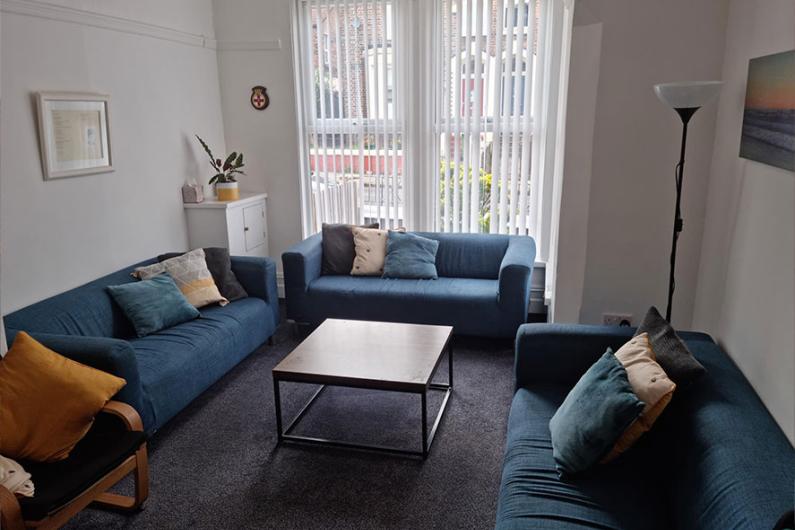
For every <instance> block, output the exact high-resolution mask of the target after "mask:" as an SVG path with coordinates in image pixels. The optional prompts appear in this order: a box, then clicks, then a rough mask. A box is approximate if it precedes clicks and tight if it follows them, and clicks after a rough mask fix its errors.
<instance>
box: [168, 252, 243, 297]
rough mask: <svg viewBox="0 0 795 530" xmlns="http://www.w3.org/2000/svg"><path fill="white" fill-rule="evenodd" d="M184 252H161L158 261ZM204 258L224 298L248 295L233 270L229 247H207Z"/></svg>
mask: <svg viewBox="0 0 795 530" xmlns="http://www.w3.org/2000/svg"><path fill="white" fill-rule="evenodd" d="M182 254H184V252H169V253H168V254H161V255H159V256H158V257H157V261H166V260H167V259H171V258H175V257H177V256H181V255H182ZM204 260H205V261H206V262H207V268H208V269H209V270H210V275H212V277H213V281H214V282H215V285H216V286H217V287H218V290H219V291H220V292H221V295H222V296H223V297H224V298H226V299H227V300H229V301H230V302H233V301H235V300H240V299H241V298H246V297H247V296H248V293H247V292H246V290H245V289H243V286H242V285H240V282H239V281H238V280H237V276H235V273H234V272H232V259H231V258H230V257H229V249H228V248H221V247H208V248H205V249H204Z"/></svg>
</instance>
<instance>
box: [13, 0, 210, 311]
mask: <svg viewBox="0 0 795 530" xmlns="http://www.w3.org/2000/svg"><path fill="white" fill-rule="evenodd" d="M58 3H59V4H61V5H62V7H61V8H57V7H56V8H53V7H48V6H47V5H43V4H41V3H38V2H26V1H25V2H21V1H19V0H13V1H9V0H3V1H2V2H0V6H2V22H1V24H2V25H1V30H2V31H1V33H2V57H1V62H0V67H1V68H2V74H3V75H2V94H3V98H2V112H1V113H0V116H2V119H1V120H0V145H2V158H1V159H0V232H1V234H0V239H2V244H3V253H2V256H1V258H0V259H1V260H2V264H1V265H2V271H3V274H2V293H3V298H2V301H1V306H0V307H1V308H2V311H3V312H8V311H11V310H13V309H16V308H19V307H22V306H25V305H27V304H29V303H32V302H35V301H37V300H40V299H42V298H45V297H47V296H50V295H53V294H55V293H57V292H60V291H63V290H66V289H68V288H71V287H74V286H77V285H80V284H81V283H84V282H86V281H89V280H92V279H94V278H96V277H98V276H100V275H102V274H104V273H108V272H112V271H114V270H117V269H119V268H121V267H123V266H126V265H129V264H131V263H133V262H136V261H138V260H142V259H145V258H149V257H152V256H154V255H156V254H157V253H160V252H164V251H169V250H174V249H183V248H185V247H186V246H187V235H186V229H185V217H184V212H183V209H182V204H181V198H180V190H179V188H180V186H181V185H182V184H183V183H184V181H185V179H186V178H187V177H196V176H201V177H202V178H204V177H206V168H205V167H204V164H205V162H204V155H203V153H201V152H200V148H199V147H198V146H197V145H196V141H195V140H194V139H193V138H192V135H193V134H194V133H199V134H201V135H203V136H204V137H205V139H206V140H207V141H208V142H210V144H211V145H213V146H214V147H215V148H217V149H218V150H219V151H223V149H224V137H223V126H222V120H221V109H220V95H219V84H218V71H217V61H216V54H215V51H214V50H213V49H211V48H205V47H202V42H203V39H202V37H201V36H202V35H204V36H207V37H210V38H212V36H213V35H212V31H213V23H212V7H211V4H210V0H201V1H197V0H170V1H169V2H161V1H157V0H146V2H135V5H133V3H131V2H125V1H123V0H113V1H108V0H104V1H99V0H93V1H90V0H84V1H76V0H59V1H58ZM63 6H66V7H63ZM82 9H90V10H94V11H95V12H94V13H92V12H88V11H82ZM20 10H21V11H25V12H29V13H31V14H36V15H37V16H29V15H21V14H16V13H13V11H17V12H18V11H20ZM97 13H99V14H100V16H97ZM102 15H107V16H110V17H113V18H108V17H107V16H102ZM127 17H129V18H127ZM65 20H69V21H68V22H67V21H65ZM148 24H154V25H156V26H157V27H154V26H151V25H148ZM102 26H106V27H102ZM108 26H109V27H113V28H116V29H107V27H108ZM168 26H172V28H173V30H172V29H169V28H168ZM146 33H154V34H157V35H159V36H160V37H164V36H165V37H166V38H155V37H153V36H147V35H146ZM169 37H174V38H176V39H177V40H180V41H181V42H174V41H172V40H168V38H169ZM184 42H193V43H194V44H196V45H190V44H185V43H184ZM210 42H212V41H210ZM39 90H58V91H63V90H68V91H90V92H101V93H106V94H110V96H111V103H110V110H111V140H112V144H113V145H112V148H113V161H114V166H115V171H114V172H112V173H106V174H100V175H91V176H83V177H76V178H69V179H61V180H56V181H49V182H45V181H44V180H43V177H42V170H41V160H40V156H39V143H38V136H37V134H38V133H37V125H36V113H35V105H34V103H33V99H32V93H33V92H35V91H39Z"/></svg>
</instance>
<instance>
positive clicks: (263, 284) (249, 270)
mask: <svg viewBox="0 0 795 530" xmlns="http://www.w3.org/2000/svg"><path fill="white" fill-rule="evenodd" d="M232 272H234V273H235V276H237V279H238V281H239V282H240V284H241V285H242V286H243V288H244V289H245V290H246V292H247V293H248V294H249V296H255V297H257V298H262V299H263V300H265V301H266V302H267V303H268V305H270V306H271V307H272V308H273V318H274V325H277V326H278V325H279V289H278V287H277V285H276V262H275V261H273V260H272V259H271V258H255V257H251V256H232Z"/></svg>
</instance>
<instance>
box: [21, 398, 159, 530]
mask: <svg viewBox="0 0 795 530" xmlns="http://www.w3.org/2000/svg"><path fill="white" fill-rule="evenodd" d="M110 418H112V417H110ZM145 441H146V435H145V434H144V433H143V432H140V431H127V430H124V429H123V428H121V425H120V423H119V422H118V421H116V420H115V419H109V418H108V417H107V415H105V414H100V416H99V417H98V418H97V421H96V422H95V424H94V426H92V428H91V430H89V431H88V433H87V434H86V435H85V437H83V439H82V440H80V442H78V444H77V445H76V446H75V448H74V449H73V450H72V453H71V454H70V455H69V457H68V458H66V459H65V460H61V461H59V462H53V463H49V464H47V463H40V462H31V461H27V460H22V461H20V464H21V465H22V467H24V468H25V471H27V472H28V473H30V474H31V476H32V478H31V480H33V486H34V487H35V493H34V496H33V497H29V498H28V497H22V498H20V499H19V505H20V507H21V508H22V516H23V518H24V519H25V520H26V521H38V520H40V519H43V518H45V517H47V516H48V515H49V514H51V513H53V512H55V511H57V510H58V509H59V508H61V507H63V506H64V505H66V504H67V503H69V502H70V501H71V500H73V499H74V498H75V497H77V496H79V495H80V494H81V493H83V492H84V491H85V490H86V489H88V488H89V487H91V486H92V485H93V484H94V483H95V482H97V481H98V480H99V479H101V478H102V477H103V476H105V475H106V474H108V473H109V472H110V471H112V470H113V469H115V468H116V467H118V466H119V465H120V464H121V463H122V462H124V460H126V459H127V457H128V456H130V455H132V454H134V453H135V451H137V450H138V448H139V447H141V444H143V443H144V442H145Z"/></svg>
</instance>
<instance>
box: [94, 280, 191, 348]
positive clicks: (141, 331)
mask: <svg viewBox="0 0 795 530" xmlns="http://www.w3.org/2000/svg"><path fill="white" fill-rule="evenodd" d="M108 292H109V293H110V295H111V296H112V297H113V299H114V300H115V301H116V303H117V304H119V307H121V309H122V311H124V314H125V315H127V318H129V319H130V322H132V324H133V327H134V328H135V334H136V335H138V336H139V337H145V336H146V335H151V334H152V333H155V332H157V331H160V330H161V329H164V328H170V327H171V326H176V325H177V324H182V323H183V322H186V321H188V320H193V319H194V318H196V317H198V316H199V310H198V309H196V308H195V307H193V306H192V305H190V302H188V300H187V298H185V295H183V294H182V292H181V291H180V290H179V287H177V284H176V283H174V280H173V279H171V276H169V275H168V274H167V273H166V274H161V275H160V276H155V277H154V278H151V279H149V280H142V281H140V282H138V283H125V284H122V285H109V286H108Z"/></svg>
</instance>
